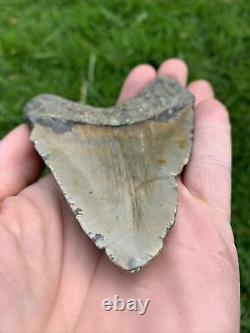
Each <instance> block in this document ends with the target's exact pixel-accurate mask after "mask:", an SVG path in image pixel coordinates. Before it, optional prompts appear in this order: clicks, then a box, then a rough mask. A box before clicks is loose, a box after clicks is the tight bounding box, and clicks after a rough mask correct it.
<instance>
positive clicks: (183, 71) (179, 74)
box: [157, 58, 188, 86]
mask: <svg viewBox="0 0 250 333" xmlns="http://www.w3.org/2000/svg"><path fill="white" fill-rule="evenodd" d="M157 76H169V77H172V78H174V79H176V80H177V81H178V82H179V83H180V84H181V85H182V86H185V85H186V83H187V77H188V67H187V65H186V63H185V62H184V61H182V60H181V59H177V58H172V59H168V60H166V61H164V62H163V63H162V64H161V66H160V68H159V69H158V72H157Z"/></svg>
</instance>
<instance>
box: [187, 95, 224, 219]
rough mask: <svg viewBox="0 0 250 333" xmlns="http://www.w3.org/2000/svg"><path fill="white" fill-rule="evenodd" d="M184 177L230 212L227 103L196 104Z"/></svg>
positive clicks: (192, 188) (199, 193) (197, 193)
mask: <svg viewBox="0 0 250 333" xmlns="http://www.w3.org/2000/svg"><path fill="white" fill-rule="evenodd" d="M183 181H184V184H185V185H186V186H187V188H188V189H189V190H190V191H191V192H192V193H193V194H194V195H195V196H197V197H199V198H201V199H203V200H205V201H206V202H208V203H209V204H211V205H213V206H214V207H216V208H221V209H223V210H224V211H226V212H228V213H229V210H230V188H231V183H230V181H231V136H230V122H229V116H228V112H227V110H226V108H225V106H224V105H223V104H221V103H220V102H219V101H217V100H215V99H208V100H205V101H203V102H201V103H200V104H198V105H197V107H196V111H195V131H194V143H193V150H192V154H191V159H190V161H189V164H188V165H187V167H186V168H185V171H184V174H183Z"/></svg>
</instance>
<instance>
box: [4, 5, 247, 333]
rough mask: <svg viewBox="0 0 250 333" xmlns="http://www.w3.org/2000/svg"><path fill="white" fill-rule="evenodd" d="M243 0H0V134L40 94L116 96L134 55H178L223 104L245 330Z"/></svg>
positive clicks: (103, 99) (138, 59) (153, 60)
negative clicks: (227, 125)
mask: <svg viewBox="0 0 250 333" xmlns="http://www.w3.org/2000/svg"><path fill="white" fill-rule="evenodd" d="M249 18H250V4H249V1H248V0H245V1H243V0H242V1H241V0H227V1H226V0H224V1H222V0H217V1H216V0H211V1H206V0H196V1H194V0H193V1H192V0H190V1H178V0H176V1H174V0H172V1H170V0H169V1H166V0H165V1H157V0H151V1H149V0H144V1H141V0H128V1H121V0H120V1H117V0H109V1H98V0H90V1H80V0H71V1H68V0H53V1H50V0H36V1H34V0H30V1H28V0H26V1H25V0H16V1H11V0H0V136H3V135H4V134H5V133H7V132H8V131H9V130H10V129H11V128H13V127H14V126H15V125H17V124H19V123H20V122H21V121H22V107H23V105H24V103H25V102H26V101H28V100H29V99H30V98H31V97H32V96H34V95H36V94H38V93H41V92H50V93H55V94H59V95H63V96H65V97H68V98H70V99H73V100H78V99H79V97H80V86H81V83H82V82H83V80H84V82H86V87H87V88H88V99H87V102H88V103H91V104H94V105H110V104H113V103H114V102H115V99H116V97H117V94H118V92H119V89H120V86H121V84H122V81H123V79H124V76H125V75H126V74H127V73H128V72H129V70H130V69H131V68H132V67H133V66H135V65H137V64H139V63H150V64H152V65H154V66H158V65H159V64H160V63H161V62H162V61H163V60H164V59H165V58H168V57H180V58H182V59H184V60H185V61H186V62H187V63H188V65H189V67H190V79H191V80H193V79H199V78H206V79H208V80H209V81H211V82H212V84H213V85H214V88H215V91H216V95H217V97H218V98H219V99H220V100H221V101H223V102H224V103H225V104H226V105H227V107H228V109H229V111H230V116H231V122H232V134H233V198H232V222H233V229H234V233H235V237H236V243H237V248H238V252H239V258H240V266H241V293H242V324H241V326H242V332H250V305H249V302H250V252H249V250H250V214H249V213H250V209H249V207H250V204H249V200H250V198H249V194H250V190H249V178H250V166H249V164H250V158H249V152H250V140H249V138H250V111H249V105H250V93H249V82H250V66H249V65H250V28H249V24H248V23H249Z"/></svg>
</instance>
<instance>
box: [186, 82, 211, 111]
mask: <svg viewBox="0 0 250 333" xmlns="http://www.w3.org/2000/svg"><path fill="white" fill-rule="evenodd" d="M188 90H189V91H190V92H191V94H192V95H194V97H195V105H198V104H199V103H201V102H202V101H205V100H207V99H212V98H214V90H213V87H212V85H211V84H210V83H209V82H208V81H206V80H197V81H194V82H192V83H190V84H189V85H188Z"/></svg>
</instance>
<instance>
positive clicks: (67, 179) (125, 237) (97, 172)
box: [31, 87, 193, 271]
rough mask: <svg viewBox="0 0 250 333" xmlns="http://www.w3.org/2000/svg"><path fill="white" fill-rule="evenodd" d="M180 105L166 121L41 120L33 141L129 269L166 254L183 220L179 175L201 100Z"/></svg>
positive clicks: (80, 216)
mask: <svg viewBox="0 0 250 333" xmlns="http://www.w3.org/2000/svg"><path fill="white" fill-rule="evenodd" d="M178 88H179V87H178ZM179 89H182V90H184V89H183V88H179ZM159 97H160V96H156V98H159ZM178 102H180V104H178ZM176 103H177V106H179V107H178V108H176V107H175V109H174V110H177V111H178V112H174V111H171V108H169V109H170V112H168V114H165V116H164V114H162V115H160V114H158V115H157V117H156V118H151V119H148V120H144V121H142V122H137V123H136V124H130V125H124V126H118V127H114V126H101V125H98V126H96V125H89V124H84V123H80V122H74V123H71V124H70V125H69V124H68V123H66V125H67V126H66V125H65V124H64V125H63V126H62V125H59V127H56V126H55V124H53V125H51V124H49V125H48V123H47V122H46V124H43V122H42V121H40V120H39V121H38V122H34V128H33V130H32V136H31V139H32V141H34V143H35V147H36V149H37V151H38V152H39V154H40V155H41V156H42V157H43V158H44V160H45V162H46V164H47V165H48V166H49V167H50V169H51V170H52V172H53V174H54V176H55V178H56V180H57V182H58V184H59V186H60V187H61V189H62V191H63V193H64V195H65V197H66V199H67V201H68V203H69V204H70V206H71V208H72V210H73V212H74V213H75V216H76V218H77V220H78V221H79V223H80V225H81V227H82V228H83V230H84V231H85V232H86V234H87V235H88V236H89V237H90V238H91V239H92V240H94V241H95V244H96V246H97V247H99V248H101V249H102V248H104V249H105V250H106V253H107V255H108V256H109V258H110V259H111V260H112V261H113V262H114V263H115V264H117V265H118V266H120V267H122V268H123V269H126V270H129V271H137V270H139V269H140V268H142V267H143V266H144V265H145V264H147V263H148V262H149V261H150V260H151V259H152V258H154V257H155V256H156V255H157V254H158V253H159V251H160V250H161V248H162V246H163V239H164V237H165V235H166V233H167V232H168V230H169V229H170V228H171V226H172V225H173V223H174V220H175V212H176V207H177V184H176V175H178V174H179V173H180V172H181V170H182V168H183V165H185V164H186V163H187V161H188V158H189V155H190V151H191V145H192V135H191V132H192V129H193V107H192V103H193V100H192V98H189V99H186V103H183V101H182V100H181V99H179V100H178V98H177V99H176ZM168 111H169V110H168ZM72 112H73V111H72ZM138 112H139V110H138ZM58 121H59V120H58ZM59 122H60V121H59Z"/></svg>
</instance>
